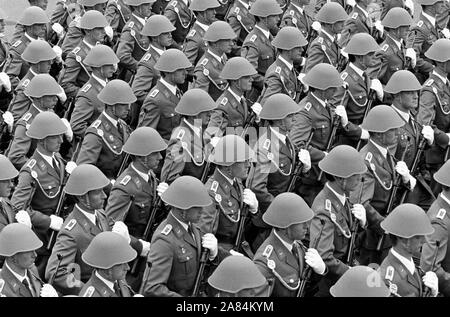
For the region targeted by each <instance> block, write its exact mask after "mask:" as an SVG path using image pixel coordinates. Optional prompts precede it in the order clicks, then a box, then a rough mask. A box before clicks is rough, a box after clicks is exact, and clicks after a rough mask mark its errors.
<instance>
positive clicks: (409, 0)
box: [404, 0, 414, 16]
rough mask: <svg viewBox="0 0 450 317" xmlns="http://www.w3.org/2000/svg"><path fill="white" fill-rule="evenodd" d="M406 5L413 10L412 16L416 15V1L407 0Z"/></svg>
mask: <svg viewBox="0 0 450 317" xmlns="http://www.w3.org/2000/svg"><path fill="white" fill-rule="evenodd" d="M404 3H405V6H406V7H407V8H408V9H409V10H410V11H411V16H414V2H413V1H412V0H405V2H404Z"/></svg>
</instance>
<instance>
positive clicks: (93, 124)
mask: <svg viewBox="0 0 450 317" xmlns="http://www.w3.org/2000/svg"><path fill="white" fill-rule="evenodd" d="M101 123H102V121H101V120H95V121H94V123H92V125H91V127H93V128H96V129H98V127H99V126H100V124H101Z"/></svg>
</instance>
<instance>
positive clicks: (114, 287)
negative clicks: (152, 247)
mask: <svg viewBox="0 0 450 317" xmlns="http://www.w3.org/2000/svg"><path fill="white" fill-rule="evenodd" d="M136 255H137V253H136V251H135V250H133V248H132V247H130V245H129V243H128V241H127V240H125V239H124V238H123V237H122V236H121V235H119V234H117V233H115V232H108V231H107V232H100V233H99V234H98V235H96V236H95V237H94V238H93V239H92V241H91V242H90V243H89V246H88V247H87V248H86V250H85V251H84V252H83V254H82V255H81V258H82V259H83V261H84V263H86V264H87V265H89V266H91V267H93V268H94V271H92V275H91V278H90V279H89V280H88V281H87V282H86V284H84V286H83V288H82V289H81V291H80V296H83V297H131V296H132V295H131V294H132V293H134V292H133V291H132V290H131V288H130V287H129V286H128V285H127V284H126V282H125V275H126V274H127V271H128V269H129V268H130V267H129V266H128V262H130V261H132V260H133V259H134V258H136Z"/></svg>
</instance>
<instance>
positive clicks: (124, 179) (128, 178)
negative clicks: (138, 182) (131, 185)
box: [120, 175, 131, 186]
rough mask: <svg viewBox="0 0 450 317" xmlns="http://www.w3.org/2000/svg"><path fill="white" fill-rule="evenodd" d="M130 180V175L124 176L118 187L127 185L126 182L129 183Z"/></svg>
mask: <svg viewBox="0 0 450 317" xmlns="http://www.w3.org/2000/svg"><path fill="white" fill-rule="evenodd" d="M130 179H131V176H130V175H127V176H125V177H124V178H123V179H122V180H121V181H120V185H124V186H126V185H127V184H128V182H129V181H130Z"/></svg>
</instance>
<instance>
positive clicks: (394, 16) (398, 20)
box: [381, 7, 413, 29]
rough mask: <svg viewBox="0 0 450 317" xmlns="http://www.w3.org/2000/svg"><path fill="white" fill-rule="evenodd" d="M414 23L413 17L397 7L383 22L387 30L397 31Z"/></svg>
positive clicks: (390, 11)
mask: <svg viewBox="0 0 450 317" xmlns="http://www.w3.org/2000/svg"><path fill="white" fill-rule="evenodd" d="M412 22H413V19H412V18H411V15H410V14H409V13H408V11H406V10H405V9H403V8H400V7H395V8H392V9H390V10H389V11H388V13H387V14H386V15H385V16H384V19H383V20H382V21H381V24H382V25H383V26H384V27H386V28H391V29H396V28H398V27H401V26H408V27H409V26H410V25H411V24H412Z"/></svg>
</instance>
